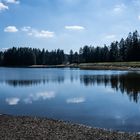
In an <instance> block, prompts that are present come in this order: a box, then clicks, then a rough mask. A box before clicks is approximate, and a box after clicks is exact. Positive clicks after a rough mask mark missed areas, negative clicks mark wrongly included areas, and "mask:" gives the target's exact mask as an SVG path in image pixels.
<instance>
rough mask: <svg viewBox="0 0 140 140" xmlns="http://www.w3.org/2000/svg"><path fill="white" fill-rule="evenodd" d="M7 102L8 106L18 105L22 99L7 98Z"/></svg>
mask: <svg viewBox="0 0 140 140" xmlns="http://www.w3.org/2000/svg"><path fill="white" fill-rule="evenodd" d="M5 101H6V103H7V104H8V105H17V104H18V103H19V101H20V99H19V98H17V97H12V98H6V100H5Z"/></svg>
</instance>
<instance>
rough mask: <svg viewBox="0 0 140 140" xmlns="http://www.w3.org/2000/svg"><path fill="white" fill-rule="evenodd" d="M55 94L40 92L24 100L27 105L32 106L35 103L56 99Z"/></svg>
mask: <svg viewBox="0 0 140 140" xmlns="http://www.w3.org/2000/svg"><path fill="white" fill-rule="evenodd" d="M55 96H56V95H55V93H54V92H53V91H50V92H39V93H36V94H30V95H29V97H27V98H25V99H24V102H25V103H26V104H31V103H32V102H33V101H37V100H40V99H41V100H47V99H52V98H55Z"/></svg>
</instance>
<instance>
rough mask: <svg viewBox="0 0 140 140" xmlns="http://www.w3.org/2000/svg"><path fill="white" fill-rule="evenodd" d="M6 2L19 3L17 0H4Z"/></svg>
mask: <svg viewBox="0 0 140 140" xmlns="http://www.w3.org/2000/svg"><path fill="white" fill-rule="evenodd" d="M5 1H6V2H7V3H12V4H19V3H20V1H18V0H5Z"/></svg>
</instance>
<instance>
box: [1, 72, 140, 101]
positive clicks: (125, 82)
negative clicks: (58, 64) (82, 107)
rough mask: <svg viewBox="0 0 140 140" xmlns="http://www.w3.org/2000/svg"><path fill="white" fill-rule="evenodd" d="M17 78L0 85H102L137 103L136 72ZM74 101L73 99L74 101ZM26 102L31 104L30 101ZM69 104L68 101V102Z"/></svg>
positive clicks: (139, 75)
mask: <svg viewBox="0 0 140 140" xmlns="http://www.w3.org/2000/svg"><path fill="white" fill-rule="evenodd" d="M27 78H29V79H25V78H21V80H20V78H17V79H14V80H13V79H6V80H4V79H3V80H2V79H1V80H0V83H5V84H7V85H9V86H13V87H28V86H36V85H40V84H47V83H58V84H63V83H65V82H67V81H68V80H69V81H70V83H71V84H74V82H76V83H77V82H80V83H81V84H82V85H84V86H94V85H104V86H105V87H109V88H111V89H113V90H114V89H115V90H116V91H121V93H122V94H123V93H126V94H127V95H128V96H129V98H130V100H133V101H135V102H138V100H139V96H140V86H139V83H140V73H138V72H127V73H126V72H125V73H115V74H103V73H102V74H94V72H93V73H87V74H85V73H76V74H72V73H70V75H65V74H64V73H61V74H55V75H52V74H50V75H49V74H48V75H45V76H43V77H40V78H39V77H38V79H30V77H27ZM74 101H75V99H74ZM27 102H31V99H30V100H29V101H27ZM68 102H69V101H68Z"/></svg>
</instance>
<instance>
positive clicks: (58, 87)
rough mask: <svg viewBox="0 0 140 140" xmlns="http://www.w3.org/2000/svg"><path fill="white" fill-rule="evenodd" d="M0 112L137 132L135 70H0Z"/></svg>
mask: <svg viewBox="0 0 140 140" xmlns="http://www.w3.org/2000/svg"><path fill="white" fill-rule="evenodd" d="M0 113H1V114H11V115H26V116H27V115H28V116H40V117H47V118H53V119H60V120H64V121H70V122H73V123H80V124H84V125H88V126H93V127H98V128H107V129H113V130H119V131H127V132H140V121H139V119H140V72H128V71H111V70H110V71H109V70H108V71H103V70H98V71H97V70H80V69H69V68H63V69H61V68H59V69H57V68H53V69H52V68H49V69H45V68H44V69H43V68H0Z"/></svg>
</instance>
